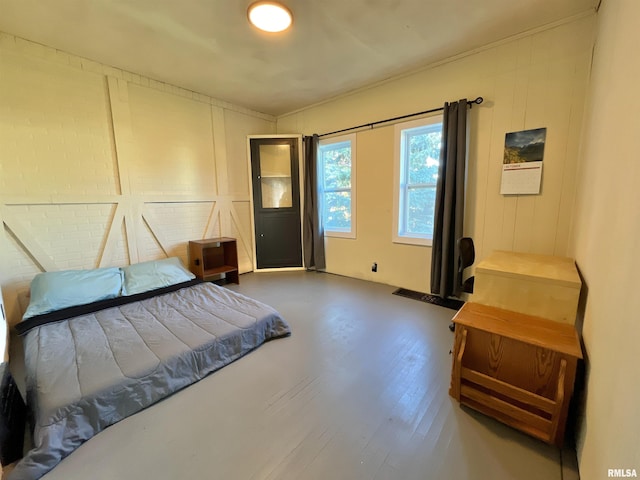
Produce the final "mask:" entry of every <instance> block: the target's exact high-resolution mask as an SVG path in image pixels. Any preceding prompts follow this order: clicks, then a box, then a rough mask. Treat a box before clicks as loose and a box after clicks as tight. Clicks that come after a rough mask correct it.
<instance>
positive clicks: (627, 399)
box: [571, 0, 640, 480]
mask: <svg viewBox="0 0 640 480" xmlns="http://www.w3.org/2000/svg"><path fill="white" fill-rule="evenodd" d="M597 23H598V24H597V41H596V49H595V55H594V62H593V70H592V77H591V78H592V79H591V86H590V92H589V107H588V111H587V115H586V117H587V122H586V128H585V133H584V137H583V138H584V140H583V145H582V148H581V155H580V169H579V170H580V171H579V188H578V195H577V203H576V204H577V213H576V216H575V228H574V232H573V236H572V237H573V245H572V249H571V250H572V255H574V256H575V258H576V260H577V264H578V266H579V268H580V271H581V273H582V275H583V277H584V282H585V284H586V287H587V292H586V293H587V294H586V308H585V311H584V319H583V332H582V334H583V339H584V345H585V349H586V364H587V372H588V375H587V383H586V405H584V407H583V409H584V411H583V418H582V420H581V423H580V429H579V430H580V434H579V438H578V457H579V462H580V475H581V478H582V479H583V480H592V479H593V480H595V479H602V478H607V470H608V469H616V468H624V469H632V468H635V469H636V473H637V474H638V475H640V448H638V433H639V432H640V415H638V406H639V405H640V377H639V376H638V371H637V370H636V369H637V368H638V367H637V365H638V358H639V356H638V341H639V340H640V322H639V321H638V318H639V316H638V312H639V311H640V296H639V295H638V293H637V291H636V290H637V288H636V287H637V284H638V271H639V270H640V259H639V257H638V252H639V251H640V217H639V216H638V206H639V205H640V188H638V186H639V185H640V162H639V161H638V147H637V144H636V141H637V138H638V124H639V122H638V114H639V112H640V97H638V91H637V88H638V78H640V57H638V54H637V47H638V45H640V31H639V30H638V25H640V2H638V1H637V0H605V1H604V2H603V4H602V7H601V9H600V11H599V13H598V22H597Z"/></svg>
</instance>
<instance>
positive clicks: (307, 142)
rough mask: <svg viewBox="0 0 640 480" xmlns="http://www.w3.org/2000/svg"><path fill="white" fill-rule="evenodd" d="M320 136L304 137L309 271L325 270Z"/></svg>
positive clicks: (304, 224)
mask: <svg viewBox="0 0 640 480" xmlns="http://www.w3.org/2000/svg"><path fill="white" fill-rule="evenodd" d="M318 140H319V138H318V135H313V136H310V137H304V139H303V145H304V209H303V218H302V233H303V243H304V264H305V266H306V268H307V270H313V269H315V270H324V269H325V267H326V263H325V258H324V228H323V226H322V216H321V215H320V198H319V195H318V189H319V187H318Z"/></svg>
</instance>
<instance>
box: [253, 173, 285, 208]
mask: <svg viewBox="0 0 640 480" xmlns="http://www.w3.org/2000/svg"><path fill="white" fill-rule="evenodd" d="M260 182H261V185H260V188H261V190H262V208H291V207H292V206H293V198H292V196H291V177H262V178H261V179H260Z"/></svg>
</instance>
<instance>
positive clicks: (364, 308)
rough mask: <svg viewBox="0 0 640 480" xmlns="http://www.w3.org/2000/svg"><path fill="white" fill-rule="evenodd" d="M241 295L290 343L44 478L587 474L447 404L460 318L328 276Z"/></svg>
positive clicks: (276, 277) (269, 279) (124, 426)
mask: <svg viewBox="0 0 640 480" xmlns="http://www.w3.org/2000/svg"><path fill="white" fill-rule="evenodd" d="M229 288H231V289H233V290H236V291H238V292H241V293H243V294H246V295H249V296H251V297H254V298H256V299H258V300H261V301H263V302H265V303H268V304H270V305H272V306H273V307H275V308H276V309H278V310H279V311H280V312H281V313H282V315H283V316H284V317H285V318H286V319H287V320H288V321H289V323H290V324H291V329H292V335H291V337H288V338H283V339H278V340H274V341H271V342H269V343H267V344H265V345H263V346H261V347H259V348H258V349H257V350H255V351H254V352H252V353H250V354H249V355H247V356H245V357H244V358H241V359H240V360H238V361H236V362H235V363H233V364H231V365H229V366H227V367H225V368H223V369H222V370H220V371H218V372H216V373H214V374H212V375H210V376H209V377H207V378H205V379H204V380H202V381H200V382H198V383H197V384H195V385H192V386H191V387H188V388H186V389H184V390H182V391H180V392H178V393H177V394H175V395H173V396H171V397H170V398H168V399H166V400H164V401H162V402H160V403H158V404H156V405H154V406H152V407H151V408H148V409H147V410H144V411H142V412H140V413H138V414H136V415H134V416H132V417H130V418H128V419H126V420H124V421H122V422H120V423H118V424H116V425H113V426H112V427H109V428H108V429H107V430H105V431H104V432H102V433H100V434H98V435H97V436H96V437H94V438H93V439H91V440H90V441H88V442H87V443H85V444H84V445H82V446H81V447H80V448H79V449H78V450H77V451H76V452H74V453H73V454H71V455H70V456H69V457H68V458H66V459H65V460H64V461H63V462H62V463H61V464H60V465H58V466H57V467H56V468H55V469H54V470H52V471H51V472H50V473H49V474H48V475H46V476H45V477H44V479H45V480H59V479H60V480H61V479H65V480H69V479H87V478H91V479H93V480H102V479H104V480H106V479H120V480H125V479H141V478H149V479H155V480H162V479H183V478H184V479H213V478H216V479H224V480H233V479H239V480H240V479H241V480H270V479H290V480H300V479H322V480H328V479H353V480H357V479H363V480H364V479H394V480H395V479H416V480H417V479H424V480H429V479H460V480H463V479H478V480H485V479H492V480H500V479H509V480H510V479H518V480H528V479H531V480H533V479H536V480H537V479H545V480H555V479H557V480H560V479H563V480H568V479H573V478H577V468H576V467H575V464H573V465H572V461H571V459H572V454H571V451H567V452H568V458H569V461H567V460H566V459H565V460H564V461H563V460H562V457H563V455H561V452H560V451H559V450H558V449H557V448H555V447H553V446H549V445H546V444H544V443H542V442H540V441H538V440H535V439H533V438H529V437H528V436H526V435H524V434H521V433H519V432H517V431H515V430H513V429H511V428H509V427H507V426H505V425H502V424H500V423H498V422H496V421H494V420H492V419H490V418H487V417H485V416H483V415H481V414H478V413H476V412H474V411H472V410H469V409H466V408H461V407H460V406H459V405H458V404H457V403H456V402H455V401H454V400H452V399H451V398H450V397H449V396H448V387H449V378H450V372H451V356H450V354H449V351H450V349H451V345H452V341H453V334H452V333H451V332H450V331H449V329H448V325H449V323H450V321H451V318H452V316H453V315H454V313H455V312H454V311H453V310H448V309H445V308H442V307H437V306H433V305H430V304H426V303H422V302H418V301H415V300H410V299H406V298H402V297H398V296H395V295H392V291H393V290H394V288H393V287H390V286H387V285H380V284H376V283H371V282H365V281H360V280H355V279H350V278H345V277H339V276H335V275H330V274H319V273H307V272H278V273H251V274H246V275H242V276H241V277H240V285H239V286H236V285H230V286H229ZM567 452H565V453H567ZM573 455H575V454H573Z"/></svg>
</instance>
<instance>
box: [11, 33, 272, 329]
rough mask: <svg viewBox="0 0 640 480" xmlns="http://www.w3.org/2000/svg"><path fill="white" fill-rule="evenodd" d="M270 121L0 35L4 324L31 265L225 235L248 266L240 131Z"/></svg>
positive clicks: (70, 263)
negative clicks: (5, 314) (236, 241)
mask: <svg viewBox="0 0 640 480" xmlns="http://www.w3.org/2000/svg"><path fill="white" fill-rule="evenodd" d="M274 131H275V119H274V118H273V117H270V116H268V115H263V114H260V113H257V112H252V111H249V110H246V109H243V108H241V107H236V106H234V105H230V104H227V103H224V102H220V101H217V100H215V99H212V98H209V97H207V96H204V95H200V94H197V93H193V92H190V91H187V90H184V89H181V88H177V87H173V86H171V85H167V84H163V83H160V82H157V81H154V80H151V79H148V78H144V77H140V76H139V75H136V74H132V73H129V72H124V71H121V70H117V69H114V68H111V67H108V66H105V65H100V64H98V63H95V62H92V61H90V60H86V59H82V58H79V57H75V56H72V55H68V54H65V53H64V52H59V51H57V50H55V49H52V48H49V47H45V46H42V45H38V44H34V43H31V42H28V41H25V40H22V39H19V38H15V37H13V36H11V35H7V34H2V33H0V219H1V222H2V224H3V228H2V229H0V247H1V253H0V283H1V285H2V291H3V294H4V298H5V300H6V307H7V312H8V315H9V322H10V323H14V322H16V321H17V319H18V316H19V315H18V314H19V311H18V307H17V304H16V296H17V293H18V292H19V291H21V290H25V289H27V288H28V284H29V282H30V280H31V278H32V277H33V276H34V275H35V274H36V273H38V272H40V271H43V270H63V269H72V268H73V269H81V268H95V267H101V266H110V265H125V264H127V263H130V262H131V263H134V262H138V261H144V260H150V259H155V258H162V257H165V256H174V255H175V256H179V257H181V258H182V260H183V261H184V262H185V263H186V260H187V241H188V240H189V239H199V238H203V237H209V236H219V235H230V236H234V237H236V238H238V240H239V245H238V251H239V261H240V268H241V271H249V270H251V269H252V264H253V261H252V254H251V252H252V248H251V234H250V232H251V226H250V215H249V188H248V180H247V178H248V177H247V171H246V170H247V164H248V163H247V158H246V136H247V134H255V133H260V134H264V133H274Z"/></svg>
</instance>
